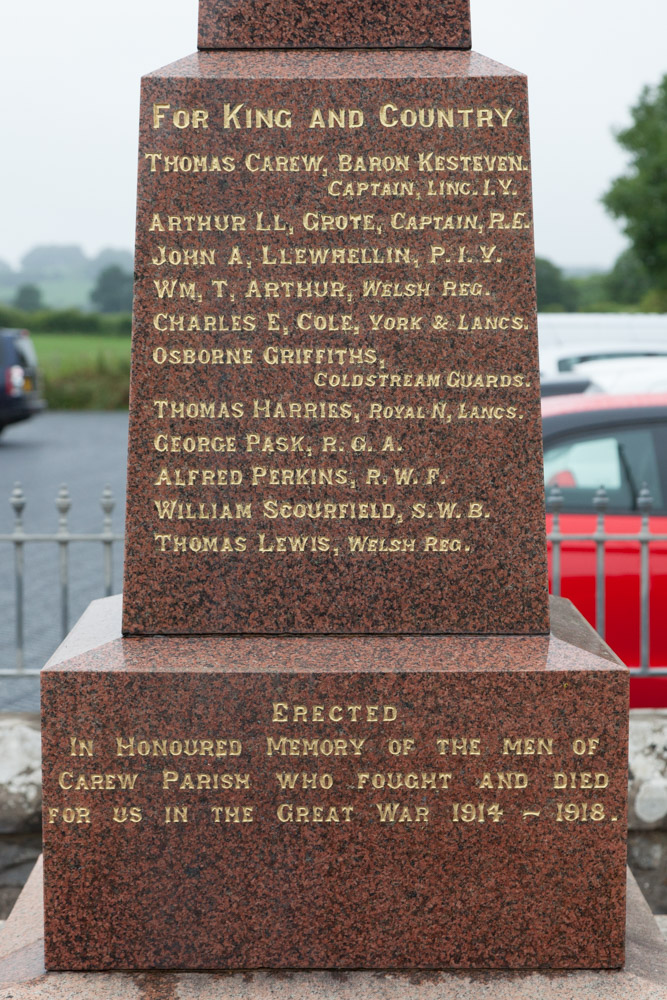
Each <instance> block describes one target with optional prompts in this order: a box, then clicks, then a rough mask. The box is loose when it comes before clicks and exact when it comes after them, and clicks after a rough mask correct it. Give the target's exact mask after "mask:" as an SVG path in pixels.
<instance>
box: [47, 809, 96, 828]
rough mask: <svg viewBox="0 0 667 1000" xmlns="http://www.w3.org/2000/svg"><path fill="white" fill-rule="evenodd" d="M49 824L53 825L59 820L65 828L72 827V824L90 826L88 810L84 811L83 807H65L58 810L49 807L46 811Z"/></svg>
mask: <svg viewBox="0 0 667 1000" xmlns="http://www.w3.org/2000/svg"><path fill="white" fill-rule="evenodd" d="M48 816H49V823H50V824H53V823H55V822H57V821H58V820H60V821H61V822H63V823H66V824H67V826H72V824H77V825H78V824H81V823H83V824H86V825H87V824H90V821H91V820H90V809H85V808H84V807H83V806H74V807H72V806H66V807H65V808H63V809H59V808H58V807H57V806H51V807H50V808H49V810H48Z"/></svg>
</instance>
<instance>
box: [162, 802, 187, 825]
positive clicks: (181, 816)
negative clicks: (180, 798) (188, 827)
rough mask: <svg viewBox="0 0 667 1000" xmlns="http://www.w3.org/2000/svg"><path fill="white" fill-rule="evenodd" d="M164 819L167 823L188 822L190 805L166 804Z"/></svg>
mask: <svg viewBox="0 0 667 1000" xmlns="http://www.w3.org/2000/svg"><path fill="white" fill-rule="evenodd" d="M164 821H165V823H187V822H188V807H187V806H165V810H164Z"/></svg>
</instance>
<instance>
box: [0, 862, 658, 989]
mask: <svg viewBox="0 0 667 1000" xmlns="http://www.w3.org/2000/svg"><path fill="white" fill-rule="evenodd" d="M42 908H43V903H42V874H41V870H40V867H39V866H38V867H37V869H36V870H35V872H34V873H33V875H32V876H31V879H30V881H29V883H28V885H27V886H26V888H25V890H24V892H23V894H22V896H21V898H20V899H19V902H18V904H17V906H16V907H15V909H14V912H13V913H12V915H11V917H10V919H9V920H8V922H7V924H6V926H5V928H4V929H3V930H2V932H1V933H0V1000H538V998H539V1000H665V997H666V996H667V945H666V944H665V942H664V940H663V939H662V936H661V934H660V932H659V930H658V928H657V926H656V922H655V920H654V919H653V917H652V915H651V911H650V910H649V908H648V906H647V905H646V903H645V901H644V899H643V897H642V895H641V893H640V892H639V889H638V888H637V884H636V882H635V881H634V879H633V878H632V876H631V875H630V874H629V873H628V913H627V923H626V955H627V959H626V965H625V969H623V970H622V971H618V972H605V971H598V972H594V971H593V972H591V971H589V972H497V973H488V972H478V973H468V972H458V973H455V972H451V973H442V972H405V973H401V972H382V971H379V972H266V971H258V972H238V973H186V972H162V973H161V972H147V973H137V972H135V973H127V972H116V973H91V972H89V973H85V972H84V973H82V972H79V973H76V972H74V973H72V972H64V973H58V972H50V973H47V972H45V970H44V939H43V933H44V931H43V919H42V918H43V914H42Z"/></svg>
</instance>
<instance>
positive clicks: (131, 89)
mask: <svg viewBox="0 0 667 1000" xmlns="http://www.w3.org/2000/svg"><path fill="white" fill-rule="evenodd" d="M332 2H335V0H332ZM472 7H473V43H474V47H475V49H477V50H478V51H480V52H483V53H484V54H485V55H488V56H491V57H492V58H495V59H497V60H499V61H500V62H505V63H508V64H509V65H510V66H513V67H515V68H517V69H520V70H522V71H523V72H526V73H527V74H528V76H529V79H530V94H531V112H532V135H533V176H534V186H535V220H536V237H537V248H538V253H540V254H541V255H543V256H547V257H550V258H552V259H553V260H555V261H556V262H557V263H559V264H563V265H567V266H572V265H575V266H576V265H602V266H606V265H608V264H610V263H611V262H612V261H613V259H614V258H615V256H616V255H617V254H618V252H619V251H620V250H621V249H622V248H623V246H624V240H623V237H622V236H621V235H620V233H619V229H618V227H617V226H616V225H615V224H614V223H613V222H612V221H610V220H609V219H608V218H607V217H606V215H605V213H604V211H603V209H602V208H601V206H600V205H599V197H600V195H601V194H602V193H603V192H604V190H605V189H606V187H607V186H608V183H609V180H610V179H611V178H613V177H614V176H616V175H617V174H618V173H619V172H621V171H622V170H623V168H624V162H625V161H624V157H623V154H622V153H621V151H620V150H619V148H618V147H617V145H616V144H615V142H614V140H613V137H612V134H611V129H612V128H613V127H615V126H616V127H617V126H621V125H623V124H625V123H626V122H627V121H628V109H629V107H630V106H631V105H632V104H634V103H635V101H636V99H637V96H638V94H639V91H640V89H641V87H642V86H643V84H645V83H649V84H654V83H657V82H658V81H659V80H660V78H661V77H662V75H663V74H664V73H665V72H667V47H666V45H665V38H667V4H666V3H664V0H634V2H633V3H632V5H629V4H628V3H627V0H472ZM197 8H198V4H197V0H113V2H112V3H111V2H106V3H103V2H100V0H58V2H55V0H2V10H1V12H0V88H1V89H0V93H2V94H3V100H2V110H1V111H0V123H1V124H0V135H1V136H2V146H1V147H0V191H1V192H2V195H1V197H2V212H1V214H0V258H3V259H5V260H7V261H8V262H9V263H11V264H13V265H16V264H17V263H18V261H19V259H20V257H21V256H22V255H23V254H24V253H25V252H26V251H27V250H28V249H29V248H30V247H31V246H33V245H35V244H36V243H80V244H82V245H83V246H84V248H85V249H86V250H87V251H88V252H95V251H97V250H99V249H100V248H101V247H103V246H117V247H127V248H129V247H131V245H132V242H133V230H134V199H135V183H136V178H135V172H136V141H137V118H138V97H139V77H140V76H141V74H142V73H143V72H147V71H149V70H152V69H155V68H156V67H158V66H162V65H164V64H165V63H168V62H171V61H172V60H174V59H177V58H180V57H181V56H183V55H186V54H187V53H188V52H191V51H193V50H194V49H195V47H196V21H197Z"/></svg>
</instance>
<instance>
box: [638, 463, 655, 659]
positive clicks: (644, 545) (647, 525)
mask: <svg viewBox="0 0 667 1000" xmlns="http://www.w3.org/2000/svg"><path fill="white" fill-rule="evenodd" d="M637 507H638V508H639V512H640V514H641V516H642V520H641V527H640V529H639V552H640V557H639V564H640V565H639V635H640V640H639V642H640V649H639V667H640V669H639V672H640V674H642V675H643V676H646V675H647V674H648V672H649V656H650V648H651V642H650V640H651V576H650V551H649V542H650V539H651V522H650V520H649V518H650V514H651V510H652V508H653V497H652V496H651V493H650V490H649V488H648V486H647V485H646V483H644V484H643V486H642V488H641V490H640V491H639V497H638V498H637Z"/></svg>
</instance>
